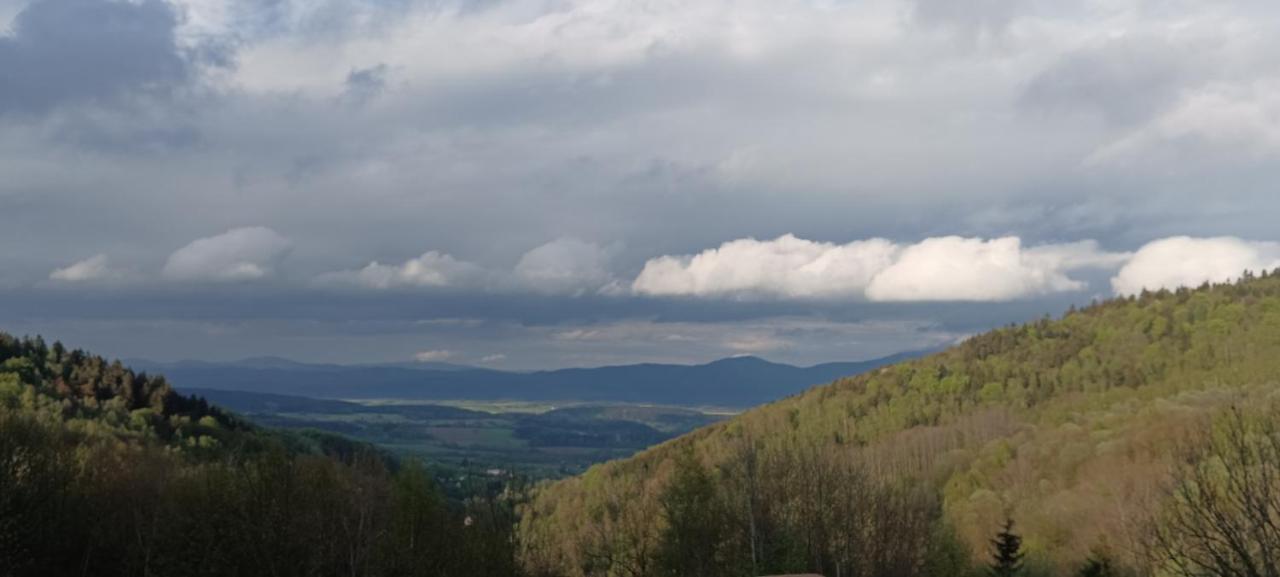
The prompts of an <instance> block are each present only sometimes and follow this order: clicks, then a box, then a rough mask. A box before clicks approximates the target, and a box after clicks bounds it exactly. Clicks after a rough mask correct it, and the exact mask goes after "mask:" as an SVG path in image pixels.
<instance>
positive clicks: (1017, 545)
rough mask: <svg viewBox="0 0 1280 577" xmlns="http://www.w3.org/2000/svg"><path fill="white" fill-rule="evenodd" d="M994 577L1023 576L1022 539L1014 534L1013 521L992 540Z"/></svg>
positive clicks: (992, 569) (1009, 521) (1005, 525)
mask: <svg viewBox="0 0 1280 577" xmlns="http://www.w3.org/2000/svg"><path fill="white" fill-rule="evenodd" d="M991 546H992V547H993V551H992V552H991V575H992V577H1015V576H1017V575H1021V574H1022V558H1023V557H1026V553H1024V552H1023V551H1022V537H1021V536H1019V535H1018V534H1017V533H1014V532H1013V519H1009V520H1006V521H1005V522H1004V528H1003V529H1001V530H1000V532H999V533H997V534H996V538H995V539H992V540H991Z"/></svg>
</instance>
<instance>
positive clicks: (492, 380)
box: [130, 352, 922, 407]
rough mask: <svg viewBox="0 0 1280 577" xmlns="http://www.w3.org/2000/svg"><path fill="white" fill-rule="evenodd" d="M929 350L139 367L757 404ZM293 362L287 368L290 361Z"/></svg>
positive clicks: (305, 389) (448, 389)
mask: <svg viewBox="0 0 1280 577" xmlns="http://www.w3.org/2000/svg"><path fill="white" fill-rule="evenodd" d="M921 354H922V353H920V352H912V353H901V354H897V355H892V356H889V357H884V358H881V359H874V360H869V361H860V362H842V363H826V364H821V365H815V366H812V367H796V366H792V365H786V364H782V363H773V362H769V361H766V360H764V359H761V358H758V357H733V358H728V359H722V360H718V361H714V362H711V363H707V364H704V365H666V364H652V363H647V364H637V365H621V366H608V367H596V368H577V369H559V370H550V371H536V372H527V373H516V372H505V371H495V370H488V369H477V368H453V367H451V368H448V369H443V370H442V369H431V368H425V367H415V368H405V367H403V366H387V365H363V366H348V365H320V364H306V363H295V362H292V361H283V360H280V359H273V360H271V361H270V362H263V361H262V360H261V359H256V360H253V359H251V360H250V362H238V363H208V362H190V361H183V362H177V363H154V362H147V361H136V360H135V361H130V364H131V365H132V366H134V367H136V368H138V369H142V370H146V371H149V372H160V373H163V374H164V375H165V376H167V377H168V378H169V380H170V382H172V383H173V384H174V385H175V386H176V387H178V388H179V389H183V390H191V389H222V390H239V391H253V392H258V393H272V394H282V395H298V396H304V397H314V398H329V399H376V398H397V399H432V400H451V399H476V400H498V399H504V400H519V401H589V402H627V403H659V404H668V405H715V406H725V407H747V406H752V405H757V404H760V403H765V402H769V401H772V400H776V399H779V398H782V397H786V396H788V395H792V394H795V393H798V392H800V391H803V390H805V389H806V388H808V387H811V386H813V385H817V384H821V383H827V382H830V381H832V380H834V379H836V378H839V377H845V376H850V375H856V374H858V373H862V372H865V371H868V370H871V369H874V368H877V367H880V366H883V365H887V364H891V363H894V362H897V361H900V360H903V359H907V358H913V357H916V356H920V355H921ZM282 361H283V362H282Z"/></svg>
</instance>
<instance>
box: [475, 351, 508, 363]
mask: <svg viewBox="0 0 1280 577" xmlns="http://www.w3.org/2000/svg"><path fill="white" fill-rule="evenodd" d="M505 360H507V355H504V354H502V353H495V354H492V355H485V356H483V357H480V362H482V363H500V362H502V361H505Z"/></svg>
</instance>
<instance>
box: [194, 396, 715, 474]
mask: <svg viewBox="0 0 1280 577" xmlns="http://www.w3.org/2000/svg"><path fill="white" fill-rule="evenodd" d="M210 394H214V393H213V392H210ZM216 394H218V395H219V397H220V398H218V399H217V400H218V402H220V403H222V404H224V405H228V406H231V407H233V408H234V409H235V410H236V411H237V412H238V413H240V414H242V415H244V416H245V417H247V418H249V419H250V420H253V421H254V422H257V423H259V424H262V425H265V426H269V427H279V428H284V429H319V430H323V431H328V432H333V433H339V434H342V435H346V436H349V437H352V438H355V439H359V440H362V441H368V442H371V443H374V444H377V445H379V446H381V447H383V448H386V449H388V450H390V451H392V452H394V453H396V454H399V455H403V456H419V457H423V458H425V459H427V460H428V461H430V462H431V463H433V464H434V465H435V466H437V467H439V468H441V469H444V470H448V471H453V472H454V473H455V474H456V475H457V476H458V477H465V476H468V475H475V474H477V473H482V474H492V473H494V472H495V471H501V473H502V474H506V473H508V472H510V473H518V474H523V475H528V476H531V477H536V478H547V477H561V476H565V475H572V474H577V473H580V472H582V471H584V470H586V468H587V467H589V466H591V465H592V464H595V463H599V462H602V461H606V460H609V459H615V458H620V457H626V456H629V455H631V454H633V453H635V452H637V451H639V450H642V449H644V448H646V447H650V446H652V445H655V444H657V443H661V442H662V441H665V440H667V439H669V438H672V437H675V436H677V435H680V434H683V433H686V432H689V431H691V430H693V429H695V428H697V427H700V426H703V425H706V424H710V423H712V422H715V421H717V420H720V419H721V418H724V416H725V415H727V414H731V411H728V410H724V409H712V408H707V409H690V408H683V407H666V406H655V405H639V404H586V403H574V402H565V403H531V402H518V401H419V400H403V399H373V400H369V399H363V400H360V401H304V400H302V399H300V398H295V397H279V396H276V397H270V398H269V399H267V398H266V397H261V396H255V395H252V394H247V393H237V392H221V393H216ZM264 399H267V400H264Z"/></svg>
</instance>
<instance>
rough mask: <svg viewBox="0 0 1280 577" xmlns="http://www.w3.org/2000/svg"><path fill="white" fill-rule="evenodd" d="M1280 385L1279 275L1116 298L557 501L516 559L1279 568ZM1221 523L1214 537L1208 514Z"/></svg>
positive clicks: (600, 478) (527, 521) (681, 566)
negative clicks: (1013, 541)
mask: <svg viewBox="0 0 1280 577" xmlns="http://www.w3.org/2000/svg"><path fill="white" fill-rule="evenodd" d="M1278 378H1280V276H1277V275H1275V274H1272V275H1263V276H1262V277H1260V278H1256V277H1253V276H1246V277H1245V278H1244V279H1242V280H1241V281H1239V282H1237V283H1232V284H1226V285H1217V286H1203V287H1200V288H1198V289H1194V290H1192V289H1184V290H1178V291H1176V292H1168V291H1162V292H1158V293H1147V294H1143V295H1141V296H1138V297H1131V298H1121V299H1116V300H1111V301H1107V302H1103V303H1099V304H1095V305H1093V306H1090V307H1088V308H1085V309H1083V310H1072V311H1070V312H1068V313H1067V314H1065V315H1064V316H1063V317H1062V318H1061V319H1058V320H1051V319H1049V318H1045V319H1043V320H1040V321H1036V322H1032V323H1028V324H1025V325H1022V326H1011V327H1007V328H1002V329H998V330H994V331H991V332H988V333H985V334H982V335H978V336H975V337H972V338H969V339H968V340H966V341H964V342H963V343H962V344H959V345H957V346H955V347H953V348H951V349H949V350H946V351H944V352H941V353H938V354H935V355H932V356H929V357H925V358H922V359H918V360H913V361H909V362H904V363H900V364H897V365H894V366H891V367H887V368H883V369H880V370H878V371H875V372H873V373H869V374H865V375H862V376H858V377H855V378H849V379H843V380H839V381H836V382H834V383H832V384H830V385H826V386H821V387H817V388H814V389H812V390H809V391H807V392H805V393H803V394H800V395H796V396H794V397H791V398H787V399H784V400H782V401H779V402H776V403H772V404H769V405H766V406H763V407H759V408H757V409H755V410H752V411H749V412H747V413H745V414H743V415H741V416H739V417H737V418H734V419H731V420H728V421H725V422H722V423H718V424H715V425H712V426H709V427H706V428H703V429H700V430H698V431H695V432H693V433H690V434H688V435H686V436H683V437H680V438H678V439H676V440H673V441H670V442H668V443H665V444H663V445H660V446H658V447H655V448H652V449H650V450H648V451H646V452H644V453H641V454H639V455H637V456H636V457H633V458H631V459H627V460H623V461H617V462H610V463H606V464H604V465H600V466H596V467H594V468H592V469H591V470H590V471H588V472H587V473H586V474H584V475H582V476H580V477H576V478H572V479H568V480H564V481H560V482H556V483H554V484H549V485H546V486H544V487H542V488H541V489H540V491H539V492H538V495H537V496H536V498H535V499H534V501H533V502H532V503H531V504H530V505H529V506H528V508H527V510H526V512H525V515H524V518H523V521H522V525H521V538H522V547H523V559H524V562H525V564H526V566H527V568H529V569H530V571H531V572H533V573H543V574H566V575H584V574H585V575H637V576H639V575H681V574H700V575H750V574H772V573H789V572H794V573H800V572H806V571H811V572H821V573H823V574H825V575H829V576H831V575H868V576H871V575H879V576H884V575H930V574H931V575H956V574H964V573H966V572H969V571H975V570H978V569H979V568H985V566H986V564H987V563H988V561H989V551H990V549H991V546H990V540H991V539H992V538H994V537H995V536H996V534H997V533H998V532H999V531H1000V528H1001V527H1002V526H1003V524H1004V523H1005V521H1006V519H1012V520H1013V521H1014V522H1015V525H1014V527H1015V529H1014V531H1015V532H1016V533H1018V534H1020V535H1021V536H1022V538H1023V543H1022V549H1023V551H1025V553H1026V557H1025V559H1024V560H1023V563H1024V564H1025V568H1024V569H1023V572H1022V573H1021V574H1025V575H1075V574H1077V573H1076V572H1077V571H1083V570H1103V569H1105V570H1106V571H1108V572H1109V573H1088V574H1127V573H1133V574H1144V575H1163V574H1168V575H1230V574H1238V575H1258V576H1274V575H1276V574H1277V573H1276V572H1275V571H1276V568H1275V564H1276V561H1275V559H1276V558H1277V557H1280V555H1277V553H1278V552H1280V549H1277V548H1276V547H1280V538H1277V535H1280V532H1277V531H1275V530H1274V527H1275V526H1276V524H1275V523H1274V521H1275V520H1276V519H1280V476H1277V475H1275V474H1274V473H1275V467H1273V468H1271V469H1270V470H1263V469H1261V468H1260V467H1261V465H1259V463H1274V462H1275V460H1276V459H1274V458H1268V457H1267V456H1268V455H1271V456H1272V457H1275V456H1277V452H1276V448H1277V447H1280V435H1277V434H1275V432H1274V427H1272V423H1274V422H1275V419H1274V417H1275V416H1276V415H1280V412H1277V411H1276V410H1275V408H1274V406H1275V404H1276V403H1277V401H1278V400H1280V389H1278V388H1277V380H1278ZM1232 407H1236V408H1238V410H1236V411H1231V410H1229V409H1230V408H1232ZM1268 447H1270V448H1268ZM1224 455H1225V456H1224ZM1231 455H1234V456H1235V457H1234V461H1233V460H1232V459H1233V458H1232V457H1231ZM1233 462H1234V463H1236V464H1237V465H1239V467H1238V469H1233V468H1232V466H1231V463H1233ZM1237 472H1238V473H1239V475H1237V474H1236V473H1237ZM1197 475H1200V476H1199V477H1197ZM1239 479H1245V480H1246V481H1247V480H1249V479H1253V483H1252V484H1249V483H1247V482H1240V481H1239ZM1272 484H1274V485H1275V486H1276V487H1277V489H1276V491H1275V492H1274V493H1272V492H1270V487H1271V486H1272ZM1241 487H1242V488H1243V489H1241V490H1249V491H1254V490H1255V489H1257V488H1258V487H1266V488H1267V492H1266V493H1265V494H1263V495H1261V496H1259V495H1257V494H1248V495H1244V496H1243V497H1239V498H1238V499H1237V498H1235V497H1234V495H1235V494H1234V493H1232V492H1231V491H1233V490H1235V489H1233V488H1241ZM1258 491H1260V489H1259V490H1258ZM1219 492H1220V493H1221V498H1216V497H1214V496H1215V495H1218V493H1219ZM1197 507H1200V508H1199V509H1197ZM1213 507H1218V509H1214V508H1213ZM1219 509H1220V510H1221V511H1219V512H1220V513H1221V514H1220V515H1218V518H1220V519H1225V520H1226V521H1222V522H1221V523H1219V524H1218V525H1220V526H1219V527H1217V528H1216V529H1215V528H1213V527H1210V528H1209V529H1205V530H1204V531H1201V530H1200V529H1201V528H1200V527H1199V526H1197V525H1196V524H1195V523H1192V522H1191V521H1196V522H1201V521H1203V520H1204V519H1211V518H1215V517H1213V516H1212V515H1208V516H1206V514H1205V511H1209V512H1212V511H1217V510H1219ZM1224 511H1225V512H1224ZM1197 515H1199V516H1197ZM1188 519H1190V520H1191V521H1188ZM1197 520H1199V521H1197ZM1227 521H1230V522H1227ZM1198 531H1199V532H1200V533H1203V534H1198V533H1197V532H1198ZM1214 531H1218V532H1217V533H1215V532H1214ZM1219 543H1227V544H1229V545H1232V546H1226V545H1223V546H1222V548H1223V550H1218V549H1215V547H1219ZM1268 558H1270V560H1267V559H1268ZM1259 559H1262V560H1263V561H1261V562H1257V560H1259ZM1215 567H1217V569H1215ZM1231 567H1244V568H1245V569H1249V567H1252V569H1250V570H1241V572H1238V573H1232V572H1229V571H1226V569H1224V568H1231ZM1082 574H1085V573H1082Z"/></svg>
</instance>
